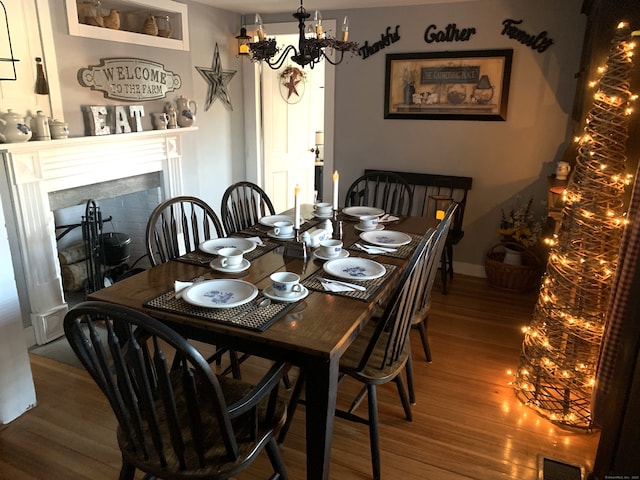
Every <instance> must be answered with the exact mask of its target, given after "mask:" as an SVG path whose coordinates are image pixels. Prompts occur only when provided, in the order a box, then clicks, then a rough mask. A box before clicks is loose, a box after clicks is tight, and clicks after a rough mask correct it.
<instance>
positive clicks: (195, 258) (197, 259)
mask: <svg viewBox="0 0 640 480" xmlns="http://www.w3.org/2000/svg"><path fill="white" fill-rule="evenodd" d="M262 243H263V244H264V246H262V245H257V246H256V248H255V249H254V250H251V251H250V252H247V253H245V254H244V255H243V256H244V258H246V259H247V260H249V261H250V262H251V261H253V260H255V259H256V258H258V257H261V256H262V255H264V254H265V253H268V252H270V251H271V250H274V249H275V248H277V247H279V246H280V245H279V244H278V243H276V242H269V241H267V240H262ZM216 257H217V255H213V254H211V253H206V252H203V251H202V250H199V249H196V250H194V251H193V252H189V253H186V254H184V255H182V256H181V257H178V258H176V260H178V261H179V262H185V263H190V264H192V265H209V264H210V263H211V260H213V259H214V258H216Z"/></svg>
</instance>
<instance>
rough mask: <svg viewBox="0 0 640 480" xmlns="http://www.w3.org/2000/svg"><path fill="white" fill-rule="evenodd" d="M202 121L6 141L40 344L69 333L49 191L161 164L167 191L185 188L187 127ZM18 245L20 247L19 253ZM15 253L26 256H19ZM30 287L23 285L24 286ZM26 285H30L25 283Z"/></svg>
mask: <svg viewBox="0 0 640 480" xmlns="http://www.w3.org/2000/svg"><path fill="white" fill-rule="evenodd" d="M195 130H197V127H190V128H180V129H171V130H153V131H148V132H137V133H128V134H115V135H104V136H94V137H78V138H69V139H65V140H51V141H43V142H38V141H33V142H27V143H21V144H3V145H0V155H1V156H2V158H3V162H4V168H5V170H6V175H7V177H8V178H7V183H8V190H9V192H8V193H9V198H8V199H5V198H3V202H4V201H8V202H10V203H11V209H10V208H9V207H8V206H7V205H5V215H7V216H9V215H11V213H10V211H12V212H13V219H10V220H8V222H11V220H12V222H11V223H13V224H15V235H16V237H17V238H16V239H15V240H16V241H17V245H16V247H17V248H12V255H13V256H14V259H13V263H14V269H15V270H16V277H18V278H17V283H18V291H19V293H20V297H21V303H22V304H23V310H24V308H25V307H24V305H26V308H28V310H29V315H30V319H31V325H32V327H33V333H34V335H35V341H36V343H38V344H44V343H47V342H49V341H51V340H53V339H55V338H58V337H60V336H62V335H63V334H64V332H63V329H62V321H63V319H64V315H65V314H66V312H67V310H68V307H67V303H66V301H65V298H64V292H63V288H62V279H61V273H60V265H59V262H58V252H57V246H56V238H55V224H54V216H53V212H52V206H51V204H50V199H49V194H56V193H59V192H60V191H64V190H69V189H74V188H78V187H83V186H87V185H94V184H99V183H102V182H109V181H113V180H118V179H124V178H130V177H135V176H141V175H146V174H149V173H153V172H161V179H162V190H163V197H164V198H169V197H172V196H176V195H180V194H181V193H182V172H181V159H182V157H181V135H182V134H184V133H187V132H190V131H195ZM18 252H19V253H18ZM16 255H18V256H19V257H20V259H19V260H18V259H16V258H15V257H16ZM21 287H23V288H21ZM23 290H24V291H23Z"/></svg>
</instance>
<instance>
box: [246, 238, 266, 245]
mask: <svg viewBox="0 0 640 480" xmlns="http://www.w3.org/2000/svg"><path fill="white" fill-rule="evenodd" d="M246 240H251V241H252V242H253V243H255V244H256V245H259V246H261V247H264V242H263V241H262V239H261V238H260V237H246Z"/></svg>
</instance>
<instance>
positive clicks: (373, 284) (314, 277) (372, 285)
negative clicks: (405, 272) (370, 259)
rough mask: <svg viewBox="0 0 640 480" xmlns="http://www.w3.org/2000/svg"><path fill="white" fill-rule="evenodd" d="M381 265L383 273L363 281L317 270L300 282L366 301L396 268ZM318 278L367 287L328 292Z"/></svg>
mask: <svg viewBox="0 0 640 480" xmlns="http://www.w3.org/2000/svg"><path fill="white" fill-rule="evenodd" d="M381 265H382V266H384V268H385V269H386V272H385V274H384V275H382V276H381V277H379V278H375V279H373V280H364V281H354V280H345V279H342V278H338V277H334V276H333V275H329V274H328V273H327V272H325V271H324V270H318V271H316V272H314V273H313V274H311V275H309V276H308V277H307V278H305V279H304V280H303V281H302V282H301V283H302V284H303V285H304V286H305V287H307V288H308V289H311V290H316V291H319V292H324V293H329V294H332V295H342V296H345V297H350V298H355V299H357V300H362V301H364V302H368V301H370V300H371V299H372V298H373V297H374V296H375V295H376V294H377V293H378V291H379V290H380V289H381V288H382V286H383V285H384V284H385V283H387V281H388V280H389V278H390V277H391V275H393V272H395V270H396V268H398V267H396V266H395V265H389V264H387V263H382V264H381ZM319 278H328V279H330V280H331V279H335V280H340V281H346V282H348V283H354V284H356V285H362V286H363V287H367V291H366V292H361V291H360V290H353V291H349V292H330V291H328V290H325V289H324V287H323V286H322V283H320V280H319Z"/></svg>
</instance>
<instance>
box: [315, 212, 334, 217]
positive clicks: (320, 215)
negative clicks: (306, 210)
mask: <svg viewBox="0 0 640 480" xmlns="http://www.w3.org/2000/svg"><path fill="white" fill-rule="evenodd" d="M313 216H314V217H316V218H331V217H333V213H316V212H313Z"/></svg>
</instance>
